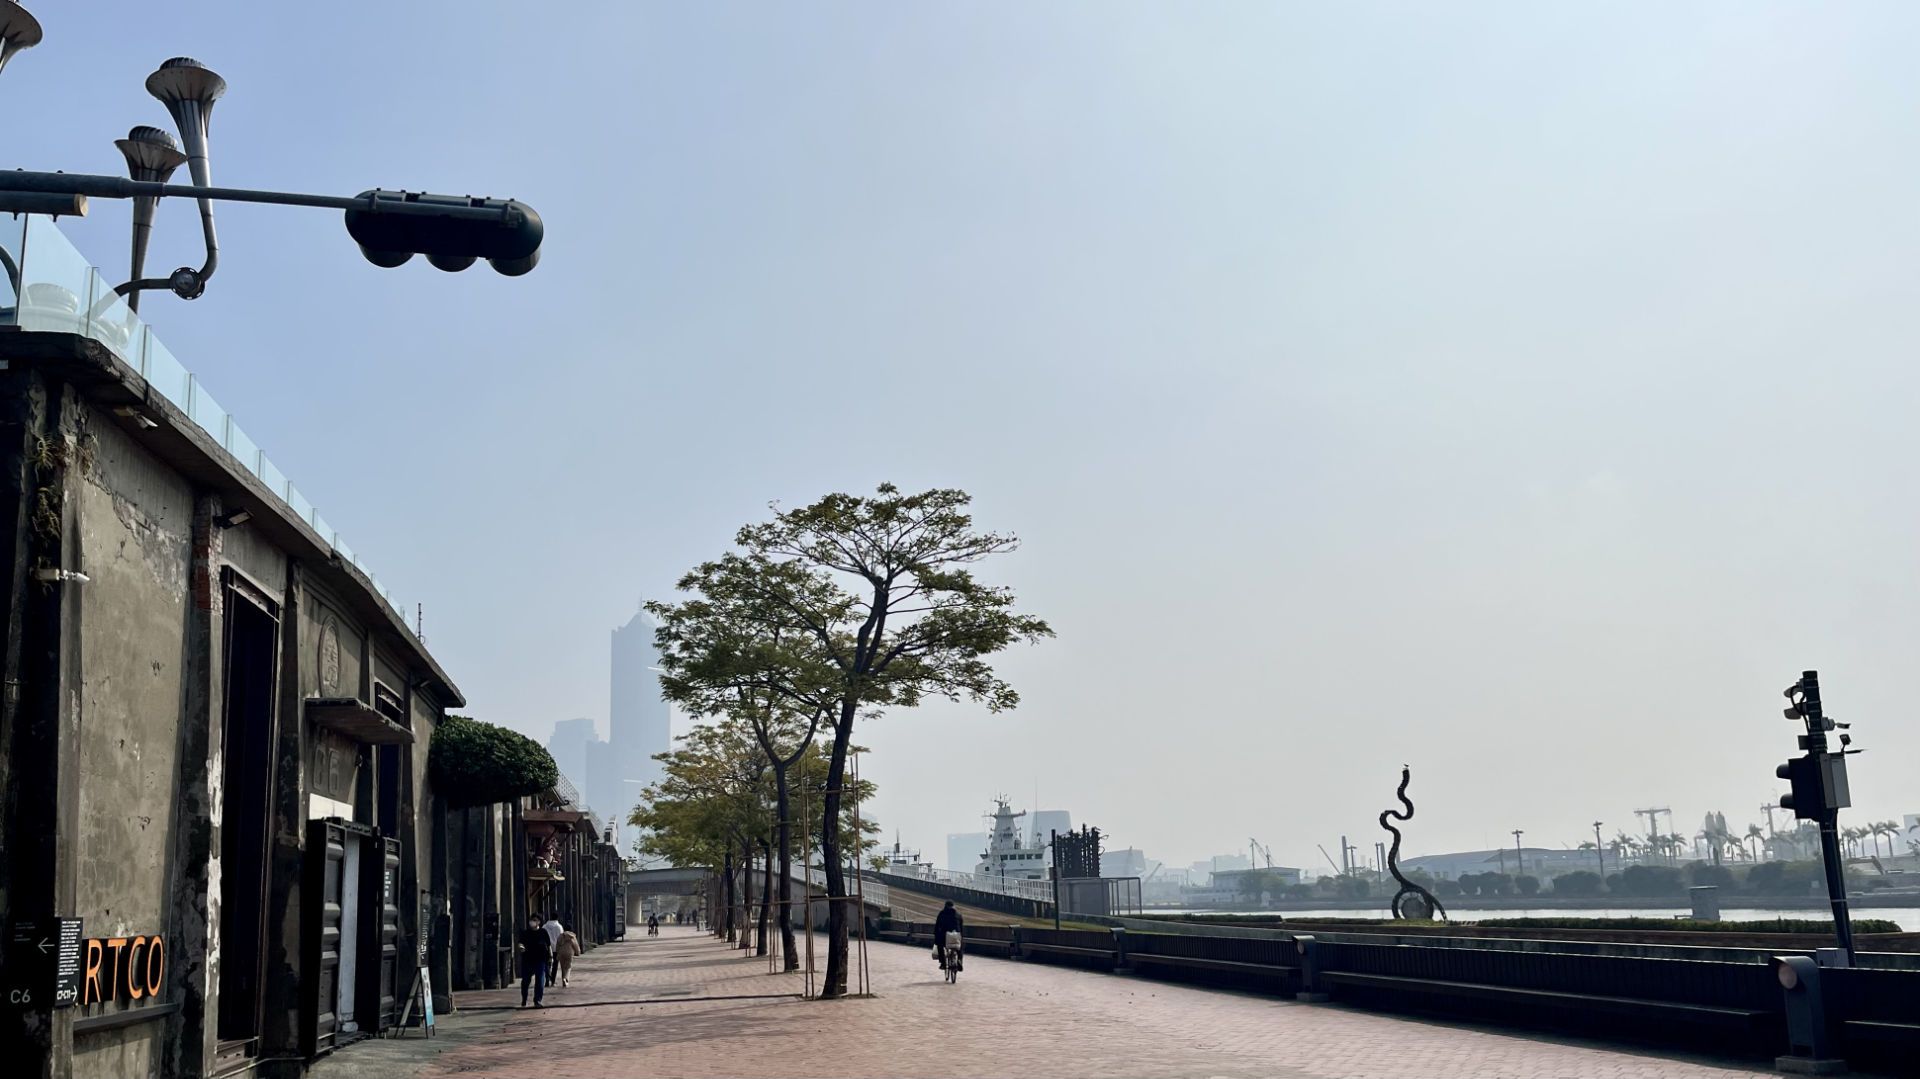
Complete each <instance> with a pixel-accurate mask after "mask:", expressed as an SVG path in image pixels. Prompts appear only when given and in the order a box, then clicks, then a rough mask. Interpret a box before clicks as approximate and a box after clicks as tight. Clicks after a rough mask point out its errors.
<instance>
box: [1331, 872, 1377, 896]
mask: <svg viewBox="0 0 1920 1079" xmlns="http://www.w3.org/2000/svg"><path fill="white" fill-rule="evenodd" d="M1334 887H1335V889H1336V890H1337V891H1338V893H1339V896H1340V898H1342V899H1365V898H1367V896H1369V895H1371V894H1372V893H1373V887H1372V885H1371V884H1369V883H1368V881H1367V878H1365V877H1363V876H1360V875H1359V874H1358V873H1348V874H1346V875H1344V876H1342V877H1340V878H1338V879H1337V881H1336V882H1335V884H1334Z"/></svg>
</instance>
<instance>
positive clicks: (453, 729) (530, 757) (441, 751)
mask: <svg viewBox="0 0 1920 1079" xmlns="http://www.w3.org/2000/svg"><path fill="white" fill-rule="evenodd" d="M427 771H428V774H429V775H430V776H431V777H432V779H433V787H434V790H435V791H437V792H438V793H439V794H440V796H441V797H442V798H445V799H446V800H447V804H448V805H450V806H453V807H455V808H460V807H464V806H475V805H488V804H491V803H493V802H511V801H513V800H515V799H517V798H524V797H526V796H528V795H530V794H538V793H540V792H541V791H544V790H551V789H552V788H553V785H554V784H556V783H558V782H559V781H560V769H559V768H558V767H557V766H556V765H555V764H554V763H553V755H552V754H550V753H548V752H547V750H546V748H545V747H544V746H542V745H541V744H540V743H538V742H536V741H534V740H533V739H531V738H528V737H527V736H526V735H524V734H521V733H519V732H518V731H510V730H508V729H506V728H505V727H497V726H494V725H493V724H491V723H486V722H483V721H481V720H477V719H472V718H469V717H467V716H452V715H450V716H448V717H447V718H446V719H444V720H442V721H441V722H440V723H439V724H438V725H437V726H435V727H434V730H433V741H432V742H430V743H428V747H427Z"/></svg>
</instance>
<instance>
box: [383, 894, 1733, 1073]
mask: <svg viewBox="0 0 1920 1079" xmlns="http://www.w3.org/2000/svg"><path fill="white" fill-rule="evenodd" d="M660 932H661V935H660V936H658V937H652V938H649V937H646V936H644V935H642V936H637V937H630V938H628V940H627V941H625V942H622V943H618V944H613V945H608V946H605V947H602V948H599V949H596V950H595V951H593V952H592V953H589V954H588V955H587V956H585V957H583V958H582V959H581V960H580V961H579V962H578V963H577V964H576V965H575V966H574V978H573V984H572V985H571V986H569V987H567V988H565V989H560V988H557V987H556V988H555V989H554V990H552V991H550V992H549V994H548V996H547V1003H548V1007H546V1008H544V1009H542V1010H539V1011H534V1010H531V1009H529V1010H526V1011H520V1010H518V1007H519V1003H520V997H519V990H518V989H514V990H512V991H511V992H502V991H494V992H489V993H463V994H461V996H460V1007H461V1008H462V1010H463V1011H465V1010H467V1009H473V1008H482V1007H485V1008H500V1007H505V1008H510V1009H514V1010H512V1011H511V1012H509V1013H487V1014H496V1015H498V1014H505V1015H506V1016H507V1018H506V1020H505V1022H504V1023H502V1024H501V1025H500V1026H499V1027H498V1028H497V1029H496V1030H494V1031H492V1032H491V1033H490V1034H489V1035H488V1036H487V1037H485V1038H484V1039H475V1040H472V1041H467V1042H465V1043H464V1044H462V1045H460V1046H459V1047H458V1048H455V1049H451V1050H449V1051H447V1052H445V1053H442V1054H440V1055H439V1056H438V1057H437V1058H435V1059H434V1060H432V1061H430V1062H428V1063H426V1064H423V1065H421V1066H420V1068H419V1069H418V1070H416V1071H415V1072H414V1073H413V1074H421V1075H462V1076H536V1075H537V1076H542V1077H546V1079H569V1077H601V1076H727V1075H738V1076H821V1077H825V1076H927V1077H948V1076H953V1077H960V1076H1003V1075H1032V1076H1043V1077H1061V1079H1070V1077H1081V1076H1085V1077H1097V1079H1121V1077H1128V1076H1231V1077H1241V1076H1244V1077H1249V1079H1250V1077H1255V1076H1278V1077H1312V1079H1334V1077H1340V1079H1348V1077H1377V1079H1402V1077H1404V1079H1444V1077H1447V1076H1476V1077H1500V1076H1510V1077H1514V1079H1532V1077H1551V1076H1581V1077H1588V1076H1604V1077H1618V1079H1638V1077H1656V1076H1660V1077H1665V1076H1674V1077H1681V1079H1695V1077H1698V1079H1707V1077H1712V1079H1736V1077H1743V1076H1753V1077H1756V1079H1757V1077H1759V1076H1761V1075H1764V1074H1766V1073H1762V1072H1756V1071H1750V1070H1747V1069H1743V1068H1737V1067H1730V1066H1727V1065H1724V1064H1718V1063H1715V1062H1712V1061H1703V1060H1698V1059H1694V1058H1686V1057H1677V1056H1662V1055H1654V1054H1647V1053H1639V1052H1634V1051H1630V1050H1622V1049H1618V1048H1611V1047H1603V1046H1595V1045H1590V1044H1585V1043H1574V1042H1563V1041H1556V1040H1553V1039H1549V1038H1540V1037H1528V1036H1523V1035H1514V1034H1500V1033H1491V1032H1487V1031H1481V1030H1475V1029H1470V1028H1464V1027H1459V1026H1451V1025H1447V1024H1442V1023H1429V1022H1420V1021H1414V1020H1408V1019H1401V1018H1396V1017H1392V1016H1386V1015H1377V1014H1372V1013H1367V1012H1360V1011H1353V1010H1349V1009H1346V1008H1342V1007H1338V1006H1331V1005H1324V1004H1321V1005H1311V1004H1296V1003H1293V1002H1291V1001H1280V1000H1275V999H1271V998H1266V997H1259V996H1252V995H1243V994H1238V993H1229V992H1222V991H1217V990H1209V989H1200V988H1192V987H1187V986H1179V985H1167V984H1162V983H1158V982H1152V981H1148V980H1145V979H1139V978H1132V977H1126V976H1115V975H1105V974H1094V973H1087V972H1084V971H1077V970H1072V969H1068V968H1063V967H1051V966H1045V965H1042V964H1038V963H1023V962H1018V961H1014V960H1001V959H989V958H985V957H974V958H970V959H969V960H968V961H967V969H966V971H965V973H963V974H962V975H961V976H960V982H959V984H957V985H948V984H946V982H945V981H944V979H942V977H941V975H940V972H939V969H938V968H937V967H936V966H935V964H934V963H933V962H932V961H931V960H930V959H929V958H928V955H927V953H926V952H925V951H923V950H921V949H919V948H909V947H905V946H901V945H891V944H879V943H875V944H872V945H870V946H869V948H870V951H869V959H870V965H871V969H872V972H873V985H874V990H875V993H876V994H877V995H876V996H875V997H874V998H872V999H865V1000H852V999H850V1000H841V1001H831V1002H818V1001H802V1000H799V999H796V998H794V997H793V996H790V995H784V996H783V995H781V994H794V993H798V992H799V990H800V985H801V978H800V975H798V974H768V973H766V970H767V962H766V960H765V959H763V958H752V957H750V956H749V957H745V958H743V957H741V954H740V953H739V952H737V951H733V950H731V949H729V947H728V946H727V945H725V944H723V943H720V942H716V941H715V940H713V938H711V937H709V936H707V935H706V934H704V933H701V932H699V931H697V930H693V929H690V928H682V927H677V926H674V927H668V926H663V927H662V928H661V931H660Z"/></svg>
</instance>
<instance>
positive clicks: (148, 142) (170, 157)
mask: <svg viewBox="0 0 1920 1079" xmlns="http://www.w3.org/2000/svg"><path fill="white" fill-rule="evenodd" d="M113 144H114V145H115V146H118V147H119V148H120V152H121V153H122V154H124V155H126V158H127V175H128V176H131V177H133V178H134V179H135V180H139V181H141V182H143V183H154V184H164V183H166V182H167V179H168V178H169V177H171V176H172V175H173V170H175V169H177V168H179V167H180V166H181V165H183V164H185V163H186V160H187V155H185V154H183V153H181V152H180V147H179V146H178V145H176V144H175V143H174V141H173V136H172V135H169V134H167V133H166V132H164V131H162V130H160V129H159V128H157V127H136V128H134V129H133V130H132V131H129V132H127V137H126V138H124V139H115V140H114V143H113ZM159 201H160V200H159V199H156V198H154V197H153V196H151V195H136V196H134V200H133V257H132V259H131V265H132V273H131V274H129V275H128V280H129V281H138V280H140V275H141V274H142V273H145V272H146V267H147V240H148V238H149V237H151V236H152V235H153V211H154V207H155V205H156V204H157V203H158V202H159ZM127 306H128V307H131V308H132V309H133V310H135V311H138V310H140V293H139V292H137V291H136V292H132V293H129V294H128V295H127Z"/></svg>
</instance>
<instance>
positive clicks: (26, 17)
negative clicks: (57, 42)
mask: <svg viewBox="0 0 1920 1079" xmlns="http://www.w3.org/2000/svg"><path fill="white" fill-rule="evenodd" d="M38 44H40V20H39V19H36V18H34V17H33V13H32V12H31V11H28V10H27V9H26V8H23V7H21V6H20V5H19V4H18V3H16V2H15V0H0V71H4V70H6V66H7V61H8V60H11V59H13V54H14V53H17V52H19V51H21V50H22V49H31V48H33V47H34V46H35V45H38Z"/></svg>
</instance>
